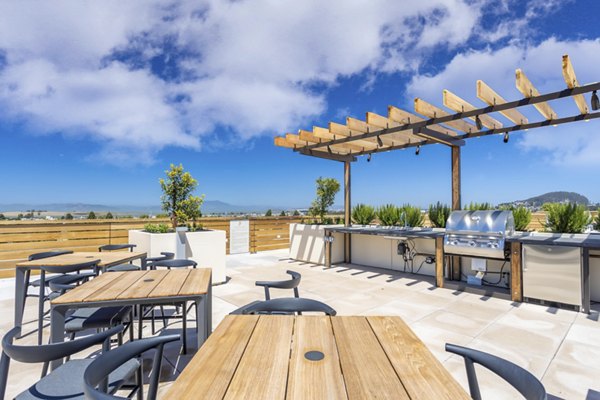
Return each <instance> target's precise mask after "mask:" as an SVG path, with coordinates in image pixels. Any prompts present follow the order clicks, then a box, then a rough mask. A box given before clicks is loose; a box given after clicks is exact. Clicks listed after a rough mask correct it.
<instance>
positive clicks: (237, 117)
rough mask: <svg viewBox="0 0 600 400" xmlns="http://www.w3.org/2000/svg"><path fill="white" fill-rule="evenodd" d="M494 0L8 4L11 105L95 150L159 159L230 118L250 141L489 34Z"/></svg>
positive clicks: (1, 37) (5, 73)
mask: <svg viewBox="0 0 600 400" xmlns="http://www.w3.org/2000/svg"><path fill="white" fill-rule="evenodd" d="M536 1H537V0H536ZM491 3H494V2H493V1H491V0H478V1H472V0H420V1H419V2H414V1H409V0H404V1H397V0H373V1H370V2H364V1H360V0H337V1H333V0H332V1H320V0H305V1H280V0H247V1H221V0H206V1H203V2H197V1H191V0H190V1H185V2H181V1H171V2H169V3H167V2H164V1H154V2H149V1H145V0H137V1H127V2H123V1H117V0H112V1H102V2H98V1H79V0H77V1H68V0H64V1H57V2H51V3H49V2H33V1H20V2H3V3H1V4H0V52H2V53H3V54H5V58H6V66H5V67H4V68H2V67H1V64H0V105H2V107H4V108H5V109H7V110H8V114H7V115H8V117H9V118H13V119H24V120H26V121H27V122H28V123H29V125H30V126H32V127H35V130H37V131H38V132H39V133H55V132H61V133H63V134H67V135H86V136H87V137H92V138H94V139H96V140H97V141H98V142H99V143H100V150H99V154H97V155H96V158H100V159H102V160H105V161H109V162H113V161H114V162H117V163H120V162H122V160H126V159H128V155H129V156H130V157H129V159H130V160H138V159H139V160H140V162H151V161H152V158H153V156H154V154H156V152H157V151H159V150H160V149H162V148H164V147H166V146H183V147H188V148H194V149H199V148H201V145H202V143H203V142H206V141H212V140H220V139H219V138H216V137H215V135H213V133H214V132H215V129H216V128H217V127H221V126H222V127H225V128H226V129H227V131H229V132H232V133H233V134H234V135H236V136H237V137H238V138H241V139H249V138H252V137H255V136H258V135H264V134H268V135H272V134H274V133H276V132H278V133H283V132H285V131H287V130H295V129H297V128H298V127H299V126H302V124H303V123H308V122H309V121H310V119H311V118H314V117H315V116H317V115H319V114H321V113H323V112H324V111H326V110H327V104H326V101H325V97H324V93H323V91H322V90H321V91H315V90H314V89H313V88H314V87H315V85H316V86H319V87H321V88H322V87H331V86H334V85H336V83H337V81H338V80H339V78H340V77H348V76H352V75H355V74H359V73H363V72H367V73H368V74H369V75H370V76H372V77H373V79H376V77H377V74H378V73H382V72H383V73H393V72H397V71H414V70H415V69H416V68H418V67H419V65H420V63H421V62H422V61H423V57H424V56H425V55H426V54H429V53H430V52H431V51H432V50H433V49H435V48H438V47H439V46H445V47H447V48H454V47H456V46H461V45H464V44H465V43H466V42H467V41H468V40H469V38H470V37H472V36H473V34H474V32H479V31H481V30H480V29H479V28H478V26H479V25H478V24H479V23H480V20H481V18H482V12H483V11H484V9H485V8H486V7H488V6H489V4H491ZM509 53H510V52H509ZM468 56H469V55H466V56H463V57H468ZM510 56H511V57H513V58H514V57H517V58H518V57H521V55H520V53H519V52H518V51H516V52H514V54H512V53H511V54H510ZM457 60H458V58H457ZM457 62H458V61H457ZM160 63H164V64H168V66H169V68H167V69H166V70H165V71H163V73H160V71H159V72H157V71H156V64H160ZM488 64H489V65H492V66H493V65H494V64H496V62H495V61H494V60H489V61H488ZM159 69H160V68H159ZM430 82H432V81H430ZM430 85H433V83H430ZM433 86H434V85H433ZM5 118H6V116H5Z"/></svg>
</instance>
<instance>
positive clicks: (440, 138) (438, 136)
mask: <svg viewBox="0 0 600 400" xmlns="http://www.w3.org/2000/svg"><path fill="white" fill-rule="evenodd" d="M414 134H415V135H417V136H421V137H424V138H427V139H431V140H433V141H434V142H438V143H441V144H445V145H446V146H464V145H465V141H464V140H462V139H457V138H456V137H453V136H448V135H444V134H443V133H439V132H436V131H434V130H432V129H429V128H428V127H426V126H424V127H422V128H419V129H415V131H414Z"/></svg>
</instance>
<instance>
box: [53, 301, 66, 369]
mask: <svg viewBox="0 0 600 400" xmlns="http://www.w3.org/2000/svg"><path fill="white" fill-rule="evenodd" d="M66 313H67V308H66V307H60V306H52V307H51V308H50V341H51V343H61V342H63V341H64V340H65V315H66ZM62 362H63V360H62V358H61V359H59V360H54V361H52V363H51V364H50V366H51V369H52V370H55V369H56V368H58V367H59V366H60V365H61V364H62Z"/></svg>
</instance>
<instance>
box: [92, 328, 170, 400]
mask: <svg viewBox="0 0 600 400" xmlns="http://www.w3.org/2000/svg"><path fill="white" fill-rule="evenodd" d="M176 340H179V335H169V336H157V337H152V338H147V339H141V340H136V341H135V342H127V343H125V344H124V345H122V346H119V347H117V348H116V349H114V350H110V351H108V352H105V353H103V354H102V355H100V356H99V357H97V358H96V359H95V360H94V361H93V362H92V363H91V364H90V365H89V366H88V367H87V368H86V370H85V372H84V374H83V381H84V387H83V391H84V393H85V398H86V399H93V400H96V399H98V400H99V399H103V400H104V399H121V398H122V397H114V396H111V395H108V394H106V393H103V392H102V391H100V390H98V389H97V387H98V386H99V385H101V384H102V382H103V381H105V380H106V378H107V377H108V376H109V374H110V373H111V372H113V371H114V370H116V369H117V368H119V367H120V366H121V365H123V364H125V363H126V362H127V361H129V360H131V359H132V358H134V357H137V356H139V355H140V354H142V353H144V352H145V351H147V350H150V349H156V351H155V353H154V358H153V361H152V376H151V377H150V386H149V388H148V393H147V397H146V398H147V399H148V400H154V399H156V392H157V390H158V380H159V378H160V364H161V361H162V354H163V347H164V345H165V344H166V343H169V342H174V341H176ZM139 390H142V388H140V389H139Z"/></svg>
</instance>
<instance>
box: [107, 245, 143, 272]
mask: <svg viewBox="0 0 600 400" xmlns="http://www.w3.org/2000/svg"><path fill="white" fill-rule="evenodd" d="M136 246H137V245H136V244H129V243H126V244H105V245H103V246H100V247H98V251H100V252H102V251H115V250H124V249H129V251H131V252H132V251H133V248H134V247H136ZM140 269H141V267H138V266H137V265H134V264H131V263H128V264H119V265H113V266H112V267H108V268H106V272H123V271H139V270H140Z"/></svg>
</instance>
